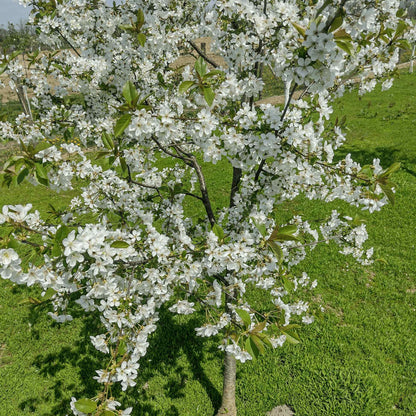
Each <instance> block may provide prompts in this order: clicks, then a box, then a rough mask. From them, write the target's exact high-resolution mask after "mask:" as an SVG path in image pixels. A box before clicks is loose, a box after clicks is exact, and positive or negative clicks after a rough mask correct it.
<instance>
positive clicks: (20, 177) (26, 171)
mask: <svg viewBox="0 0 416 416" xmlns="http://www.w3.org/2000/svg"><path fill="white" fill-rule="evenodd" d="M27 175H29V169H28V168H24V169H22V170H21V171H20V172H19V174H18V175H17V184H18V185H20V184H21V183H22V182H23V180H24V179H25V178H26V176H27Z"/></svg>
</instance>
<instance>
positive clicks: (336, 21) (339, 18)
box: [329, 15, 344, 32]
mask: <svg viewBox="0 0 416 416" xmlns="http://www.w3.org/2000/svg"><path fill="white" fill-rule="evenodd" d="M343 22H344V17H343V16H342V15H339V16H337V17H336V18H335V19H334V21H333V22H332V24H331V26H330V27H329V32H333V31H334V30H337V29H338V28H339V27H341V25H342V23H343Z"/></svg>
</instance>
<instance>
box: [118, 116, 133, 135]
mask: <svg viewBox="0 0 416 416" xmlns="http://www.w3.org/2000/svg"><path fill="white" fill-rule="evenodd" d="M130 122H131V115H130V114H123V115H122V116H121V117H120V118H119V119H118V120H117V123H116V125H115V126H114V136H116V137H119V136H121V135H122V134H123V133H124V130H126V128H127V127H128V126H129V124H130Z"/></svg>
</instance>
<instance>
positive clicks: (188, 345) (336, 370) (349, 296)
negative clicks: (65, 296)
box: [0, 73, 416, 416]
mask: <svg viewBox="0 0 416 416" xmlns="http://www.w3.org/2000/svg"><path fill="white" fill-rule="evenodd" d="M415 93H416V74H415V75H409V74H405V73H403V74H402V75H401V77H400V79H398V80H397V81H396V82H395V85H394V86H393V88H392V89H391V90H389V91H387V92H383V93H382V94H381V93H380V91H379V90H377V91H375V92H373V93H371V94H368V95H366V96H364V97H362V98H360V97H359V96H358V95H357V93H356V92H352V93H349V94H347V95H346V96H345V97H344V98H343V99H342V100H340V101H339V102H337V105H336V109H335V114H334V117H335V116H339V117H342V116H343V115H345V116H346V117H347V119H346V128H347V130H348V143H347V145H346V146H345V148H343V149H342V153H339V154H338V156H339V157H340V156H342V155H345V154H346V153H352V154H353V156H354V158H355V159H357V160H358V161H360V162H361V163H371V161H372V159H373V158H374V157H378V158H380V160H381V162H382V164H383V165H384V166H388V165H390V164H391V163H393V162H395V161H401V162H402V169H401V170H400V171H399V172H398V173H397V174H395V176H394V178H393V179H394V181H395V183H396V184H397V194H396V203H395V205H394V206H391V205H390V206H387V207H385V208H384V209H383V210H382V211H381V212H378V213H375V214H373V215H368V214H367V213H365V212H361V213H360V215H361V216H362V217H363V218H364V219H365V220H366V221H367V227H368V231H369V234H370V242H371V244H372V245H373V246H374V248H375V262H374V264H373V265H371V266H366V267H364V266H359V265H357V264H356V263H355V262H354V261H353V260H352V259H351V258H348V257H344V256H341V255H340V254H338V252H337V249H336V247H334V246H332V245H324V246H322V247H318V248H317V249H316V250H315V251H314V252H313V253H314V255H313V256H312V257H310V258H309V259H308V260H307V261H306V262H304V263H303V264H302V269H304V270H306V271H307V272H308V274H309V275H310V276H311V278H312V279H315V278H316V279H317V280H318V282H319V284H318V287H317V288H316V290H315V293H314V297H313V299H312V301H313V302H317V303H320V304H322V306H323V308H324V313H323V314H322V316H321V317H320V318H319V319H317V320H316V322H315V323H314V324H312V325H310V326H308V327H305V328H304V329H302V331H301V337H302V342H301V343H300V344H298V345H286V344H285V345H284V347H283V348H281V349H278V350H274V351H269V352H267V353H266V354H265V355H264V356H261V357H260V358H259V359H258V360H257V361H256V362H249V363H246V364H244V365H239V366H238V381H237V406H238V408H239V415H240V416H258V415H264V414H265V413H266V412H267V411H268V410H271V409H272V408H273V407H275V406H277V405H279V404H287V405H289V406H290V407H291V408H292V409H293V410H294V411H295V414H296V415H297V416H327V415H328V416H329V415H338V416H349V415H357V416H358V415H359V416H366V415H376V416H382V415H403V416H409V415H416V377H415V374H416V324H415V322H416V253H415V246H416V233H415V231H416V209H415V206H416V138H415V136H414V126H415V125H416V124H415V123H416V107H415V105H414V96H415V95H416V94H415ZM227 168H228V167H227V166H226V165H225V164H220V165H219V167H218V169H217V170H216V171H210V172H209V174H208V181H209V182H210V183H215V184H216V188H218V189H221V187H224V186H228V183H224V177H225V176H226V175H224V174H223V170H224V169H227ZM69 198H70V195H56V194H54V193H53V192H50V191H48V190H47V189H44V188H41V187H37V188H36V189H34V188H33V187H31V186H30V185H24V186H21V187H18V188H12V189H9V190H7V189H2V190H1V194H0V205H3V204H15V203H27V202H30V201H35V200H36V202H33V203H34V205H36V207H37V208H38V209H39V210H41V211H42V212H47V211H48V209H49V203H52V204H53V205H55V206H57V207H59V206H64V205H65V202H66V201H68V200H69ZM221 198H222V200H220V202H219V203H218V205H221V204H222V203H224V202H225V193H222V194H221ZM222 201H224V202H222ZM334 207H336V208H338V209H340V210H342V211H343V212H345V213H346V214H347V213H348V214H355V211H354V210H353V209H351V208H349V207H345V206H343V205H340V204H323V203H318V202H313V203H311V202H308V201H305V200H303V199H302V198H299V199H298V200H296V201H294V202H293V203H291V204H288V205H286V206H285V207H282V209H284V210H286V212H287V213H291V214H295V213H302V212H306V211H307V212H308V214H309V215H313V216H314V217H315V218H316V219H319V218H324V217H325V216H326V215H328V213H329V212H330V211H331V210H332V209H333V208H334ZM38 294H39V291H37V289H33V288H32V289H28V288H22V287H16V286H13V285H11V284H10V283H9V282H6V281H1V282H0V416H25V415H39V416H46V415H51V416H52V415H53V416H55V415H59V416H64V415H66V414H67V413H68V402H69V400H70V397H71V396H76V397H80V396H82V395H89V396H93V395H94V394H95V392H96V391H97V388H98V384H96V383H95V382H94V380H92V376H93V373H94V370H95V369H98V368H101V367H100V366H101V365H102V364H101V362H100V360H101V359H102V358H103V357H102V355H101V354H100V353H97V352H95V351H94V349H93V347H92V346H91V345H90V343H89V331H90V330H91V327H93V326H94V325H96V324H97V323H96V322H95V321H94V320H93V319H91V318H85V317H83V316H78V317H76V318H75V319H74V321H73V322H72V323H69V324H56V323H53V322H52V321H51V320H50V319H49V318H48V317H46V312H45V306H44V305H41V306H34V305H32V304H30V303H27V299H28V298H29V297H30V296H32V297H36V296H38ZM198 319H199V317H198V316H192V317H190V318H186V317H171V316H170V315H169V314H165V313H163V312H162V320H161V325H160V328H159V329H158V331H157V332H156V333H155V335H154V337H153V338H152V348H150V350H149V354H148V355H147V356H146V357H145V359H144V360H143V361H142V363H141V372H140V376H139V378H138V380H137V386H136V387H135V388H132V389H131V390H130V391H129V393H130V395H129V396H130V397H125V403H126V405H128V404H133V405H134V406H135V409H134V412H133V415H134V416H139V415H140V416H142V415H148V416H156V415H160V416H164V415H169V416H174V415H180V416H188V415H189V416H195V415H201V416H202V415H212V414H213V413H214V410H215V408H216V407H218V406H219V404H220V394H221V391H222V390H221V389H222V387H221V383H222V378H221V371H222V360H221V356H220V354H219V353H218V350H217V348H216V343H215V341H214V340H209V341H208V342H206V341H205V340H202V339H200V338H197V337H196V336H195V333H194V330H193V328H194V327H195V325H196V322H197V321H198ZM184 339H186V340H187V341H186V342H185V343H184V342H183V340H184Z"/></svg>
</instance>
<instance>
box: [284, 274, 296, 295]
mask: <svg viewBox="0 0 416 416" xmlns="http://www.w3.org/2000/svg"><path fill="white" fill-rule="evenodd" d="M282 280H283V287H284V288H285V290H286V292H288V293H290V292H292V291H293V289H294V288H295V284H294V283H293V281H292V280H291V279H289V278H288V277H287V276H283V277H282Z"/></svg>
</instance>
